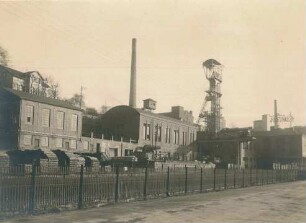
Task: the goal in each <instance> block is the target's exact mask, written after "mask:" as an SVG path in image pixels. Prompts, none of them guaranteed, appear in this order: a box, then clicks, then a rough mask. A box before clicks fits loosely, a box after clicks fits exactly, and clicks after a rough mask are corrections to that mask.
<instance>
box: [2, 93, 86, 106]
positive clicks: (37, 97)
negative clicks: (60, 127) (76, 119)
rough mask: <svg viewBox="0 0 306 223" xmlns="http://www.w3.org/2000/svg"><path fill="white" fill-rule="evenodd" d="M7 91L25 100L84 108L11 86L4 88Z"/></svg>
mask: <svg viewBox="0 0 306 223" xmlns="http://www.w3.org/2000/svg"><path fill="white" fill-rule="evenodd" d="M3 89H4V90H5V91H7V92H8V93H9V94H12V95H14V96H16V97H18V98H20V99H23V100H27V101H35V102H39V103H43V104H48V105H53V106H57V107H62V108H68V109H72V110H78V111H81V110H82V109H80V108H77V107H75V106H73V105H71V104H69V103H68V102H65V101H62V100H59V99H53V98H48V97H45V96H41V95H35V94H29V93H27V92H24V91H17V90H13V89H10V88H3Z"/></svg>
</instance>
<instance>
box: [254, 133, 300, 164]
mask: <svg viewBox="0 0 306 223" xmlns="http://www.w3.org/2000/svg"><path fill="white" fill-rule="evenodd" d="M254 136H255V137H256V140H255V142H254V145H253V148H254V151H255V157H256V160H257V165H258V166H260V167H263V168H272V167H273V163H277V164H297V165H305V161H306V131H305V127H304V128H298V127H293V128H288V129H274V130H271V131H262V132H254Z"/></svg>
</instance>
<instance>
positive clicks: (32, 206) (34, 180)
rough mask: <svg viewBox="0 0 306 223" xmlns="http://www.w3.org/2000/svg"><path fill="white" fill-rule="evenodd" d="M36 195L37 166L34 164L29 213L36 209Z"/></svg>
mask: <svg viewBox="0 0 306 223" xmlns="http://www.w3.org/2000/svg"><path fill="white" fill-rule="evenodd" d="M35 196H36V166H35V165H34V164H33V166H32V173H31V190H30V197H29V213H30V214H33V213H34V210H35Z"/></svg>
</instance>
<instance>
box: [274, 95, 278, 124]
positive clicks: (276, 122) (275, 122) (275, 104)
mask: <svg viewBox="0 0 306 223" xmlns="http://www.w3.org/2000/svg"><path fill="white" fill-rule="evenodd" d="M274 128H275V129H278V128H279V124H278V113H277V101H276V100H274Z"/></svg>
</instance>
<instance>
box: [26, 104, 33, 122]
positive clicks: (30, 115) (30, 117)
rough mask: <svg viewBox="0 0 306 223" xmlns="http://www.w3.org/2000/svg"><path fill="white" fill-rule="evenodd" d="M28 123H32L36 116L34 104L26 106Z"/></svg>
mask: <svg viewBox="0 0 306 223" xmlns="http://www.w3.org/2000/svg"><path fill="white" fill-rule="evenodd" d="M25 115H26V123H27V124H30V125H32V124H33V118H34V106H32V105H27V106H26V108H25Z"/></svg>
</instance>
